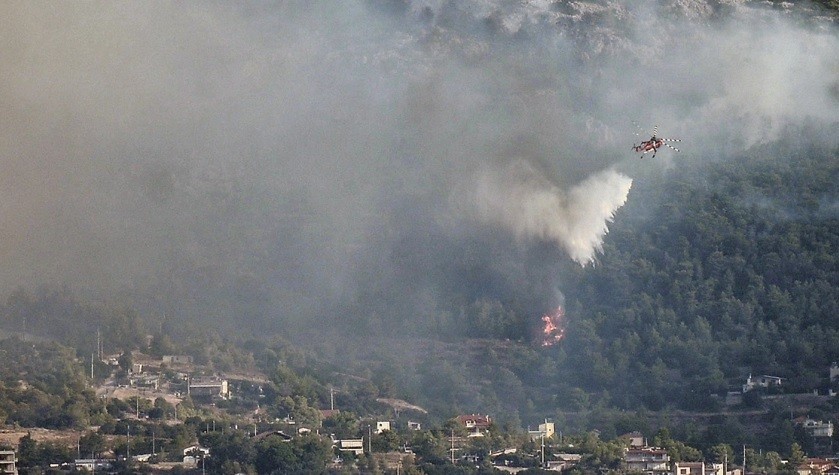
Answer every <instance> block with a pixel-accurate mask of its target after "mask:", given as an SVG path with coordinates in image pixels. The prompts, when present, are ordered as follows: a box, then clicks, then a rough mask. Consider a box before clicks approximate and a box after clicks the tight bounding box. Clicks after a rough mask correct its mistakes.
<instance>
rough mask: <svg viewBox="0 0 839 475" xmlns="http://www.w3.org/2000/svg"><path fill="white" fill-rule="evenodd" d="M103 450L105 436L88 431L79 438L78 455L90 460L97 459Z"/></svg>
mask: <svg viewBox="0 0 839 475" xmlns="http://www.w3.org/2000/svg"><path fill="white" fill-rule="evenodd" d="M104 450H105V436H103V435H102V434H100V433H98V432H93V431H88V433H87V434H85V435H83V436H81V437H79V453H80V454H81V455H82V456H89V457H90V458H96V457H99V456H100V454H101V453H102V452H103V451H104Z"/></svg>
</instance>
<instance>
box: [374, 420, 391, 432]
mask: <svg viewBox="0 0 839 475" xmlns="http://www.w3.org/2000/svg"><path fill="white" fill-rule="evenodd" d="M386 430H390V421H376V434H381V433H382V432H384V431H386Z"/></svg>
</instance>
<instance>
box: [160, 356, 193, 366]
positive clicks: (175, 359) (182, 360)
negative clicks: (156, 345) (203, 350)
mask: <svg viewBox="0 0 839 475" xmlns="http://www.w3.org/2000/svg"><path fill="white" fill-rule="evenodd" d="M163 362H164V363H166V364H167V365H174V364H178V365H181V364H192V357H191V356H187V355H163Z"/></svg>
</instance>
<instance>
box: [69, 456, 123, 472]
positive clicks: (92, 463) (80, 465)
mask: <svg viewBox="0 0 839 475" xmlns="http://www.w3.org/2000/svg"><path fill="white" fill-rule="evenodd" d="M113 462H114V461H113V460H111V459H76V460H75V461H74V462H73V467H74V468H75V469H76V470H87V471H89V472H97V471H102V470H110V469H111V468H112V467H113Z"/></svg>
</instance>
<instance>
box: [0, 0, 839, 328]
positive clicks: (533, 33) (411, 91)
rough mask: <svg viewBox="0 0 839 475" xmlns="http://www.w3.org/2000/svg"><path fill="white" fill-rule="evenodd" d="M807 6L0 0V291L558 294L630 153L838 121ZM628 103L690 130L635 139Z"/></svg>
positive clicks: (590, 240)
mask: <svg viewBox="0 0 839 475" xmlns="http://www.w3.org/2000/svg"><path fill="white" fill-rule="evenodd" d="M799 10H800V9H799ZM799 10H795V11H785V10H783V9H776V8H765V7H762V6H759V5H758V6H752V4H750V3H746V2H737V1H731V2H716V1H714V2H712V1H707V2H706V1H700V0H696V1H682V0H678V1H677V0H674V1H663V2H662V1H653V0H638V1H633V2H626V3H620V2H618V3H615V2H600V1H591V2H566V1H553V0H528V1H519V0H483V1H471V0H470V1H466V0H463V1H460V0H415V1H410V2H409V1H407V0H406V1H401V0H399V1H397V0H394V1H387V0H357V1H342V2H332V1H323V2H320V1H312V2H280V3H277V4H267V3H263V2H253V3H241V2H232V3H231V2H174V1H172V2H167V1H159V2H116V3H115V2H66V3H55V2H47V1H6V2H2V3H0V31H2V32H3V33H2V34H1V35H0V66H2V68H0V105H2V108H3V119H2V128H0V199H2V201H0V233H2V234H0V236H2V237H1V238H0V262H2V271H0V291H2V293H7V292H8V291H10V290H11V289H14V288H16V287H19V286H20V287H23V288H32V287H34V286H37V285H40V284H49V285H60V284H64V283H66V284H69V285H70V286H71V287H72V288H74V289H77V290H79V291H82V292H85V293H88V294H92V295H96V296H100V297H102V298H103V299H108V300H115V301H118V302H120V303H129V304H133V305H136V306H138V307H139V308H141V309H142V310H147V311H155V312H160V313H164V312H165V313H167V314H168V315H176V316H184V317H191V316H200V317H202V318H205V319H208V320H211V321H216V322H241V321H245V322H248V323H249V325H244V326H246V327H252V328H254V329H255V330H254V331H258V330H259V329H260V328H276V322H287V321H293V320H298V321H304V322H305V321H308V320H309V319H310V318H314V317H318V316H321V315H323V314H324V313H326V312H327V311H331V310H334V309H336V308H339V309H346V308H349V307H347V304H348V302H352V303H353V306H352V310H347V311H346V312H352V313H354V314H355V316H356V317H358V318H365V316H366V315H368V314H369V309H368V308H366V307H365V303H366V302H367V300H368V299H367V298H366V296H375V298H376V301H377V304H378V305H380V306H381V307H380V308H381V309H382V310H380V311H379V313H378V315H379V318H382V319H387V318H389V315H390V313H391V312H392V313H405V314H408V313H420V314H423V313H429V314H430V313H434V312H439V311H441V310H445V307H446V305H448V303H447V302H448V300H447V296H446V293H447V292H450V291H451V290H452V289H456V290H457V292H459V293H462V294H464V295H466V296H477V295H489V296H492V297H493V298H498V299H501V300H515V299H518V298H520V296H526V297H523V298H524V299H525V300H528V302H530V301H532V300H534V299H536V300H538V299H539V296H540V295H544V296H545V297H544V298H545V299H546V300H552V299H553V298H554V297H553V295H555V292H556V290H555V289H556V288H557V287H559V286H561V271H560V269H561V268H562V266H561V264H562V262H563V261H566V263H567V262H570V261H571V260H574V261H577V262H579V263H587V262H590V261H591V260H592V259H594V258H595V257H596V254H597V252H598V249H599V247H600V244H601V242H602V239H604V234H605V233H606V232H607V226H608V225H609V220H610V219H611V218H612V216H613V215H614V213H615V212H616V210H617V209H618V208H619V207H620V206H621V205H622V204H623V203H624V202H625V201H626V200H632V199H633V195H632V193H630V192H629V187H630V183H631V182H632V181H631V179H630V178H629V177H634V176H635V174H634V172H635V170H636V169H642V170H649V169H651V168H654V167H659V166H662V164H664V165H665V166H678V163H679V162H680V161H684V160H702V159H705V158H724V157H725V156H727V155H729V154H736V153H738V152H739V151H742V150H744V149H745V148H746V147H748V146H750V145H751V144H755V143H762V142H766V141H770V140H773V139H774V138H776V137H777V136H778V133H779V132H780V131H782V130H784V129H786V128H789V127H801V126H803V125H804V124H807V123H808V122H809V123H817V124H821V125H824V124H831V123H835V122H836V121H837V120H839V98H837V96H838V95H839V93H837V91H839V39H837V38H839V36H837V34H836V28H835V26H834V25H833V24H832V23H831V22H830V21H829V20H825V19H820V18H814V17H813V14H812V13H809V12H804V13H800V12H799ZM633 121H637V122H639V123H642V124H645V126H648V127H650V128H651V127H652V126H653V125H655V124H658V125H659V126H660V134H661V135H663V136H670V135H672V136H676V137H680V138H682V139H683V142H682V147H681V148H682V149H683V152H682V153H681V154H678V155H677V154H675V152H672V151H669V150H665V151H663V152H661V153H659V154H658V156H657V157H656V159H654V160H651V159H649V156H647V158H645V160H644V161H638V160H637V158H636V157H635V156H634V155H633V154H632V153H631V152H630V151H629V148H630V145H631V144H632V142H633V141H637V140H638V138H637V137H636V136H635V135H634V132H635V130H634V128H633V126H632V125H631V124H632V122H633ZM824 140H835V138H830V137H824ZM636 183H637V182H636ZM619 219H620V216H619V214H618V215H617V221H616V222H614V223H612V224H611V226H615V225H618V224H619ZM546 243H547V244H549V245H547V246H546ZM557 250H561V252H559V251H557ZM535 276H538V277H535ZM554 304H555V302H544V306H545V307H548V306H552V305H554ZM346 312H335V313H334V314H335V315H339V316H340V317H341V318H343V317H345V316H346ZM234 324H235V323H230V325H231V326H233V325H234Z"/></svg>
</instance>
